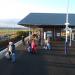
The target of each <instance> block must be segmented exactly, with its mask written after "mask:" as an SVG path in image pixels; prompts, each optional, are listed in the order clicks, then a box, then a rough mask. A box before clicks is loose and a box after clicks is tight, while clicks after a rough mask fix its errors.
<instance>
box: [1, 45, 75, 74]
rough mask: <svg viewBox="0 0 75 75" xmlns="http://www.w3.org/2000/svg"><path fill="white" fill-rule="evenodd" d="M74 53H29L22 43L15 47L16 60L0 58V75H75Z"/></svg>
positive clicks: (40, 51) (41, 51) (43, 51)
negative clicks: (13, 61)
mask: <svg viewBox="0 0 75 75" xmlns="http://www.w3.org/2000/svg"><path fill="white" fill-rule="evenodd" d="M74 54H75V53H74V52H73V54H70V55H64V51H45V50H39V51H38V53H37V54H30V53H27V52H26V51H25V50H24V47H23V46H22V45H20V46H18V48H17V49H16V62H15V63H12V62H11V61H10V60H8V59H6V58H3V59H1V60H0V75H75V55H74Z"/></svg>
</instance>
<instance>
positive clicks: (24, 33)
mask: <svg viewBox="0 0 75 75" xmlns="http://www.w3.org/2000/svg"><path fill="white" fill-rule="evenodd" d="M28 35H29V31H17V32H16V37H14V38H10V39H9V40H4V41H0V48H5V47H7V46H8V44H9V41H12V42H14V43H15V42H17V41H19V40H21V39H22V36H24V37H27V36H28Z"/></svg>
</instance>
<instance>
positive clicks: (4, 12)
mask: <svg viewBox="0 0 75 75" xmlns="http://www.w3.org/2000/svg"><path fill="white" fill-rule="evenodd" d="M67 1H69V12H70V13H75V4H74V3H75V0H0V19H7V18H9V19H10V18H16V19H22V18H23V17H25V16H26V15H27V14H29V13H31V12H44V13H45V12H46V13H65V12H66V8H67Z"/></svg>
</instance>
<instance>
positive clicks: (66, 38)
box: [65, 0, 69, 55]
mask: <svg viewBox="0 0 75 75" xmlns="http://www.w3.org/2000/svg"><path fill="white" fill-rule="evenodd" d="M68 8H69V0H67V13H66V22H65V25H66V28H65V29H66V37H65V55H66V54H67V52H68V34H67V32H68V25H69V22H68Z"/></svg>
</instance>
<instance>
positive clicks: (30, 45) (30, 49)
mask: <svg viewBox="0 0 75 75" xmlns="http://www.w3.org/2000/svg"><path fill="white" fill-rule="evenodd" d="M27 44H28V46H27V50H28V52H30V53H33V54H35V53H37V43H36V41H35V40H34V39H32V40H28V42H27Z"/></svg>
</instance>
